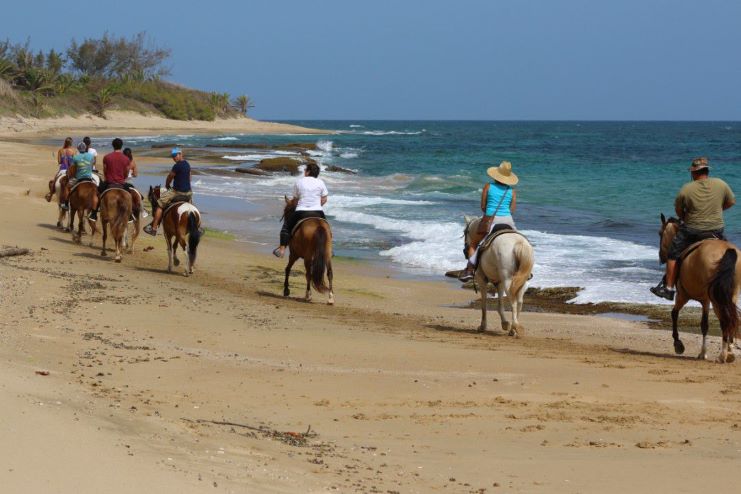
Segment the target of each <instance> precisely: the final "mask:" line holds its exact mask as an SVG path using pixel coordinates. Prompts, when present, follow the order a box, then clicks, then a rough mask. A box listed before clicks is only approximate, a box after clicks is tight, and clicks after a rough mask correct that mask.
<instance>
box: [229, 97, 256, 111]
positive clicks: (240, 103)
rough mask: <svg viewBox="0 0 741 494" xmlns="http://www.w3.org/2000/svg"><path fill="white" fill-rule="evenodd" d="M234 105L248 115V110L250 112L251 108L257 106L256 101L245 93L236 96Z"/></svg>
mask: <svg viewBox="0 0 741 494" xmlns="http://www.w3.org/2000/svg"><path fill="white" fill-rule="evenodd" d="M232 106H233V107H234V108H236V109H237V110H239V112H240V113H241V114H242V115H244V116H247V112H249V110H250V108H254V107H255V102H254V101H253V100H252V98H250V97H249V96H247V95H246V94H243V95H242V96H237V97H236V98H234V101H233V102H232Z"/></svg>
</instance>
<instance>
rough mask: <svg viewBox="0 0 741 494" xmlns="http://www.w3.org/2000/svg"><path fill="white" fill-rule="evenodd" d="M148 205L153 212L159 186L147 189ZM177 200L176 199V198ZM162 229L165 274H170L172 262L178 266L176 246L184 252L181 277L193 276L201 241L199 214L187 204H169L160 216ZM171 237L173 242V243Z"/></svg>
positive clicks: (193, 207) (183, 202) (179, 202)
mask: <svg viewBox="0 0 741 494" xmlns="http://www.w3.org/2000/svg"><path fill="white" fill-rule="evenodd" d="M147 195H148V197H149V203H150V204H151V206H152V211H154V210H155V209H156V208H157V207H158V206H157V200H158V199H159V197H160V186H159V185H158V186H156V187H149V193H148V194H147ZM176 199H177V198H176ZM162 227H163V229H164V232H165V242H167V259H168V263H167V272H168V273H172V265H173V262H174V264H175V266H179V265H180V260H179V259H178V256H177V252H176V251H177V248H178V245H180V247H181V248H182V249H183V251H185V254H186V256H185V261H186V263H185V271H184V272H183V275H185V276H190V275H191V274H193V268H194V267H195V264H196V255H197V253H198V244H199V243H200V241H201V235H202V233H201V213H200V211H198V209H197V208H196V207H195V206H194V205H192V204H191V203H189V202H185V201H177V202H173V203H172V204H170V205H169V206H168V207H167V208H166V209H165V211H164V213H163V215H162ZM173 237H174V238H175V241H174V242H173Z"/></svg>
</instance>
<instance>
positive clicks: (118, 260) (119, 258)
mask: <svg viewBox="0 0 741 494" xmlns="http://www.w3.org/2000/svg"><path fill="white" fill-rule="evenodd" d="M113 260H114V261H116V262H121V256H116V257H114V258H113Z"/></svg>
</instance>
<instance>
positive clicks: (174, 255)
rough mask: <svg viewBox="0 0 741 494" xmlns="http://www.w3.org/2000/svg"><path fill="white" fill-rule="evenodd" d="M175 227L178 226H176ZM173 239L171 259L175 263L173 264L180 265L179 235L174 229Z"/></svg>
mask: <svg viewBox="0 0 741 494" xmlns="http://www.w3.org/2000/svg"><path fill="white" fill-rule="evenodd" d="M176 228H180V227H179V226H177V227H176ZM174 236H175V241H174V242H172V261H173V263H175V266H180V259H178V253H177V249H178V243H179V242H180V235H179V234H178V233H177V230H176V231H175V235H174Z"/></svg>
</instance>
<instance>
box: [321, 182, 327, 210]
mask: <svg viewBox="0 0 741 494" xmlns="http://www.w3.org/2000/svg"><path fill="white" fill-rule="evenodd" d="M328 197H329V191H328V190H327V185H326V184H325V183H324V181H322V197H321V198H320V199H319V200H320V202H321V205H322V206H324V205H325V204H327V198H328Z"/></svg>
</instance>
